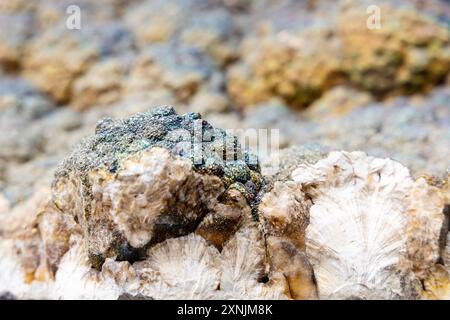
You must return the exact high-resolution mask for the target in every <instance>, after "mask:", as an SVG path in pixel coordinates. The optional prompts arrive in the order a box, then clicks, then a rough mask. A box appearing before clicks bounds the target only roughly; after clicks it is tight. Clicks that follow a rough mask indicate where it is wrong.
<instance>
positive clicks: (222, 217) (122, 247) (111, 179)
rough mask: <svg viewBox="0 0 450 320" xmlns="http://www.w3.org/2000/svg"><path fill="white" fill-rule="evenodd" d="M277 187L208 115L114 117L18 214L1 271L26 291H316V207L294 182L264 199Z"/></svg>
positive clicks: (17, 290)
mask: <svg viewBox="0 0 450 320" xmlns="http://www.w3.org/2000/svg"><path fill="white" fill-rule="evenodd" d="M199 133H200V137H199V136H198V134H199ZM199 138H200V139H201V140H197V139H199ZM265 187H266V184H265V181H264V179H263V177H262V176H261V174H260V172H259V164H258V163H257V162H255V159H254V158H253V157H252V156H251V155H250V154H248V153H247V152H246V151H245V150H243V149H242V148H241V147H240V145H239V143H238V142H237V141H236V138H235V137H233V136H230V135H228V134H226V133H225V131H224V130H221V129H215V128H213V127H212V126H211V125H209V124H208V123H207V122H206V121H204V120H202V119H201V118H200V116H199V115H198V114H195V113H188V114H186V115H184V116H179V115H177V114H176V113H175V111H174V110H173V109H172V108H171V107H159V108H155V109H153V110H152V111H150V112H148V113H143V114H137V115H135V116H133V117H131V118H130V119H126V120H120V121H113V120H111V119H105V120H103V121H101V122H99V123H98V125H97V128H96V133H95V135H93V136H91V137H88V138H86V139H85V140H84V141H83V142H82V143H81V144H80V145H79V146H78V147H77V148H76V149H75V150H74V151H73V153H72V154H71V155H70V156H69V157H67V158H66V160H65V161H64V163H63V164H62V165H61V167H60V168H59V169H58V170H57V172H56V174H55V180H54V182H53V187H52V197H51V199H50V200H48V201H44V200H42V198H44V199H45V198H46V197H45V193H44V194H43V195H42V196H41V198H39V199H36V200H34V203H33V204H32V205H33V206H35V207H36V208H39V210H37V211H28V210H25V209H22V210H19V209H18V210H19V213H16V214H9V215H7V218H8V219H13V221H15V223H14V224H9V226H8V228H4V229H3V230H2V234H3V237H2V238H1V240H0V242H1V243H0V244H1V246H0V247H1V248H2V249H1V252H0V268H1V269H2V270H5V273H2V274H5V275H7V274H9V275H10V276H8V278H1V279H0V289H1V290H5V291H6V290H12V291H11V292H12V293H14V294H16V295H17V296H18V297H19V298H30V297H46V298H118V297H119V296H120V295H122V294H130V295H133V296H144V297H152V298H157V299H164V298H189V299H200V298H203V299H206V298H208V299H210V298H252V297H253V298H296V299H300V298H301V299H311V298H315V297H317V292H316V284H315V281H314V272H313V270H312V268H311V265H310V264H309V262H308V260H307V259H306V256H305V254H304V249H305V244H304V230H305V227H306V225H307V215H308V212H307V210H308V208H309V205H308V203H302V202H301V199H299V198H298V197H296V196H295V189H296V188H295V185H293V184H292V183H291V184H275V186H274V187H273V190H272V191H270V192H269V193H266V195H265V196H264V197H263V198H262V193H263V192H264V189H265ZM279 193H284V194H286V198H283V199H282V200H281V201H279V200H278V201H276V200H277V197H278V194H279ZM260 202H261V205H260V206H259V207H260V208H259V209H260V211H261V212H259V210H258V204H259V203H260ZM284 210H286V211H284ZM27 213H28V216H27ZM22 219H27V220H28V223H27V224H26V225H23V226H21V227H14V226H18V224H20V221H21V220H22ZM1 225H2V226H3V223H2V224H1ZM249 255H251V257H249ZM12 269H14V272H13V271H12ZM188 278H189V279H191V280H190V282H189V281H187V279H188ZM17 282H20V284H19V285H18V284H17Z"/></svg>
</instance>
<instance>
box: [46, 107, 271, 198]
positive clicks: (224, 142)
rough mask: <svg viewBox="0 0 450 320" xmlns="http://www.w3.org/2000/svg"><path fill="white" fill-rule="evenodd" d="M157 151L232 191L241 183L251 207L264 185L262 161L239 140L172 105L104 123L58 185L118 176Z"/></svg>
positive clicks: (60, 172)
mask: <svg viewBox="0 0 450 320" xmlns="http://www.w3.org/2000/svg"><path fill="white" fill-rule="evenodd" d="M152 147H161V148H164V149H167V150H169V151H170V152H171V153H172V154H173V155H175V156H180V157H182V158H187V159H190V160H191V161H192V162H193V166H194V168H195V170H197V171H198V172H201V173H205V174H210V175H215V176H218V177H220V178H221V180H222V181H223V183H224V185H225V186H226V187H230V186H232V185H233V184H235V183H240V184H241V185H242V187H240V188H239V189H242V193H243V194H244V195H245V196H246V198H247V200H249V202H251V200H252V198H253V197H255V196H256V194H257V193H258V191H259V189H260V188H261V186H262V184H263V178H262V176H261V174H260V166H259V162H258V160H257V159H256V157H254V156H253V155H250V154H249V153H248V152H247V151H246V150H243V149H242V148H241V146H240V144H239V142H238V141H237V138H236V137H234V136H232V135H229V134H227V133H226V131H225V130H223V129H217V128H213V127H212V126H211V125H210V124H209V123H208V122H207V121H205V120H203V119H202V118H201V116H200V114H198V113H195V112H189V113H187V114H185V115H178V114H177V113H176V112H175V110H174V109H173V108H172V107H170V106H162V107H155V108H153V109H151V110H150V111H149V112H146V113H140V114H136V115H134V116H132V117H131V118H129V119H125V120H117V121H114V120H112V119H110V118H106V119H103V120H101V121H99V122H98V123H97V127H96V129H95V134H94V135H93V136H90V137H87V138H86V139H84V141H83V142H82V143H81V144H79V145H78V146H77V147H76V148H75V150H74V151H73V152H72V154H71V155H70V156H69V157H68V158H67V159H66V160H65V161H64V162H63V164H62V165H61V166H60V167H59V168H58V170H57V171H56V174H55V181H58V179H59V178H61V177H67V176H68V175H69V173H76V174H77V175H80V176H81V177H86V175H87V173H88V172H89V171H91V170H93V169H99V168H108V170H109V171H110V172H111V173H115V172H116V171H117V170H118V169H119V167H120V163H121V160H123V159H125V158H127V157H128V156H130V155H132V154H135V153H138V152H140V151H142V150H145V149H149V148H152Z"/></svg>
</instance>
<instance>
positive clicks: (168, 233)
mask: <svg viewBox="0 0 450 320" xmlns="http://www.w3.org/2000/svg"><path fill="white" fill-rule="evenodd" d="M153 148H155V149H153ZM156 148H157V149H158V150H164V151H166V150H167V151H168V154H170V155H171V156H172V157H173V158H172V159H171V160H170V161H174V163H175V161H176V159H177V158H178V159H182V160H184V161H186V160H189V161H188V163H191V165H192V167H191V170H192V171H193V172H196V173H197V174H198V175H199V176H201V177H204V179H208V178H207V177H209V179H212V180H209V181H210V182H206V180H197V181H196V182H194V181H193V180H189V181H188V180H183V179H192V177H191V178H188V177H187V176H184V177H183V178H180V179H181V180H180V181H178V180H170V179H171V178H170V177H169V178H168V179H169V180H170V181H171V182H169V180H167V181H166V182H167V183H172V187H168V188H172V189H170V190H171V191H169V194H165V195H163V194H158V195H157V196H156V195H155V194H153V195H149V194H146V193H145V191H143V190H144V189H146V188H165V187H164V186H162V185H161V186H159V187H157V186H158V185H159V184H160V183H161V181H153V180H151V181H150V180H149V181H146V182H140V183H144V184H147V185H146V186H144V185H139V186H138V185H136V186H134V187H131V182H124V184H122V185H120V186H116V187H111V188H112V189H108V190H110V191H105V189H102V188H104V187H103V186H102V185H103V182H105V183H107V181H110V180H111V179H112V180H113V181H115V182H117V183H119V184H120V183H122V182H119V181H125V180H123V179H126V178H123V173H121V172H123V170H124V169H125V163H126V162H127V161H128V160H130V159H134V158H133V156H138V157H141V156H143V153H145V151H155V150H157V149H156ZM161 148H162V149H161ZM150 149H153V150H150ZM159 152H161V151H159ZM163 154H164V153H160V155H163ZM254 159H256V157H255V156H253V155H250V154H249V153H247V151H246V150H244V149H243V148H241V146H240V144H239V142H238V140H237V138H236V137H234V136H232V135H230V134H228V133H227V132H226V131H225V130H222V129H216V128H213V127H212V126H211V125H210V124H209V123H208V122H206V121H205V120H202V119H201V116H200V115H199V114H198V113H192V112H191V113H187V114H185V115H178V114H177V113H176V112H175V110H174V109H173V108H172V107H169V106H164V107H156V108H153V109H152V110H150V111H149V112H146V113H140V114H136V115H134V116H132V117H131V118H129V119H125V120H117V121H114V120H112V119H104V120H102V121H100V122H98V124H97V127H96V129H95V134H94V135H92V136H90V137H87V138H86V139H84V141H83V142H82V143H80V144H79V145H78V146H77V147H76V148H75V150H74V151H73V152H72V154H71V155H70V156H69V157H68V158H66V160H65V161H64V162H63V163H62V165H61V166H60V168H59V169H58V170H57V171H56V173H55V179H54V182H53V188H54V189H55V190H58V189H60V188H61V187H62V186H67V188H69V191H66V192H65V193H66V194H68V197H72V198H73V199H74V200H73V201H74V202H75V203H78V205H74V206H73V209H69V211H71V212H72V215H73V216H74V217H75V219H77V220H78V223H79V224H80V225H82V227H83V230H84V231H83V233H84V234H85V235H86V239H87V246H88V251H89V261H90V264H91V266H92V267H93V268H95V269H97V270H101V268H102V265H103V263H104V261H105V259H106V258H108V257H114V259H115V260H116V261H129V262H134V261H137V260H141V259H142V258H143V257H145V254H146V250H147V249H148V248H151V247H152V246H154V245H156V244H157V243H160V242H162V241H164V240H166V239H168V238H173V237H179V236H183V235H186V234H188V233H191V232H194V231H195V230H196V229H197V228H198V227H199V224H200V223H202V221H203V220H204V219H205V217H206V216H208V214H213V213H212V212H213V211H214V210H215V209H214V208H213V204H212V203H211V204H208V202H209V201H212V202H215V201H217V200H216V199H218V198H220V199H219V200H218V201H219V202H220V203H221V204H222V205H219V207H220V208H222V209H218V210H219V211H220V210H225V209H224V208H225V207H229V208H233V207H234V206H235V204H234V202H233V201H234V200H233V199H231V200H230V201H231V202H230V201H228V200H229V199H228V197H229V196H230V192H233V190H237V191H238V192H239V193H240V194H241V195H242V196H243V198H244V202H246V203H247V204H246V205H247V206H248V207H249V208H251V217H252V218H253V220H258V213H257V208H256V207H257V204H258V202H259V199H260V196H261V193H263V192H264V191H263V190H264V184H265V182H264V179H263V177H262V175H261V173H260V167H259V163H258V162H257V161H254ZM152 161H153V160H152ZM155 161H156V162H158V161H161V166H162V168H163V169H162V170H168V171H165V172H168V173H167V174H168V175H175V176H176V175H177V171H176V170H177V169H167V168H166V166H167V165H168V162H167V161H168V159H167V158H165V159H159V158H155ZM169 166H170V165H169ZM188 166H189V165H188ZM155 168H157V167H155ZM179 168H181V167H179ZM155 170H156V171H155V172H157V170H159V169H155ZM170 170H175V171H170ZM101 172H102V173H101ZM99 174H100V175H99ZM102 174H103V175H102ZM132 174H133V173H132ZM93 175H94V176H95V177H96V178H93ZM175 176H174V177H172V178H173V179H177V178H176V177H175ZM155 177H156V178H155ZM155 177H154V178H151V179H164V178H163V177H162V176H155ZM105 179H106V180H107V181H105ZM131 179H133V178H131ZM214 179H216V180H217V181H219V183H220V185H222V186H219V185H217V186H213V185H211V186H209V185H208V184H209V183H212V182H211V181H214ZM133 181H134V180H133ZM182 181H184V182H182ZM134 182H136V181H134ZM166 182H165V183H166ZM149 184H150V185H149ZM152 184H154V186H152ZM187 184H192V186H191V188H193V189H194V191H192V193H191V191H189V192H188V191H186V190H184V189H185V188H187V186H186V185H187ZM205 184H206V185H205ZM99 188H100V189H102V190H103V191H99ZM117 188H118V189H117ZM121 188H125V189H127V188H135V189H133V190H134V191H130V192H131V193H133V192H134V193H135V197H134V198H133V197H131V198H130V199H131V200H130V199H127V200H124V199H120V200H118V201H119V202H118V203H116V205H112V206H113V207H114V208H113V209H112V210H117V211H114V212H115V213H113V214H112V213H110V212H109V211H108V210H110V209H109V208H110V207H111V204H105V201H107V203H108V201H109V203H111V201H112V200H105V199H111V198H110V197H112V196H111V195H110V194H109V193H108V194H106V193H107V192H112V193H114V192H116V191H114V190H120V189H121ZM63 189H64V187H63ZM197 189H198V190H197ZM212 189H216V190H215V191H211V190H212ZM111 190H112V191H111ZM127 190H128V189H127ZM130 190H131V189H130ZM155 190H156V189H155ZM196 190H197V191H196ZM99 192H100V193H99ZM105 192H106V193H105ZM119 192H122V191H119ZM124 192H125V191H124ZM186 192H187V193H186ZM196 192H197V193H196ZM56 193H58V192H56ZM77 193H79V195H77ZM207 194H209V197H211V198H210V200H206V198H205V197H207ZM214 194H217V195H214ZM128 196H129V195H128V194H127V195H126V196H125V197H128ZM114 197H115V198H114V199H116V197H117V198H120V197H121V195H115V196H114ZM155 197H157V198H161V199H159V200H158V199H156V198H155ZM167 197H170V199H169V198H167ZM189 197H197V198H196V199H194V200H192V199H191V200H189V199H190V198H189ZM217 197H218V198H217ZM227 199H228V200H227ZM114 201H116V200H114ZM153 201H160V205H156V206H154V207H151V209H143V208H144V207H145V208H147V206H151V203H153ZM185 201H186V202H185ZM54 202H55V205H56V206H57V207H58V208H59V210H60V211H61V212H64V208H62V206H64V203H65V202H67V200H62V201H60V200H59V199H55V200H54ZM69 202H71V201H69ZM130 203H133V204H130ZM124 206H130V207H127V208H125V207H124ZM141 206H143V207H141ZM224 206H225V207H224ZM219 207H217V208H219ZM102 208H103V209H102ZM127 210H131V211H135V210H140V211H139V212H141V211H142V212H147V211H146V210H153V211H151V212H153V213H154V214H155V215H156V216H152V213H148V216H147V213H145V214H144V216H145V217H144V218H131V217H128V218H124V219H125V220H120V221H118V220H117V219H120V218H118V215H121V213H122V211H127ZM230 210H232V209H230ZM214 212H215V211H214ZM227 212H228V211H227ZM150 217H152V218H150ZM214 217H215V218H213V219H209V220H207V221H209V222H205V223H204V224H202V227H201V228H200V229H199V230H201V231H199V232H200V233H201V234H202V235H203V236H204V237H205V238H207V239H210V240H211V241H213V240H214V241H215V242H214V244H215V245H216V246H217V247H218V248H221V246H222V245H223V242H225V241H226V240H227V239H228V238H229V237H230V236H232V234H233V233H234V232H235V231H236V230H237V228H238V226H239V224H240V223H241V221H242V219H243V218H242V216H235V217H234V218H233V219H232V223H230V226H229V229H230V230H225V231H224V230H222V229H221V223H220V222H221V221H222V220H223V219H225V220H226V219H228V218H227V217H222V216H221V214H220V213H217V212H216V213H215V215H214ZM139 219H143V220H139ZM148 219H154V220H152V227H148V226H147V229H145V231H140V232H141V233H138V232H137V231H130V230H131V229H128V227H130V228H141V227H142V228H144V227H143V225H147V224H148V221H149V220H148ZM99 226H103V227H99ZM99 228H100V229H99ZM102 228H103V229H102ZM102 230H103V231H105V230H107V231H106V233H105V235H106V236H105V235H104V236H102V235H101V233H102V232H103V231H102ZM127 232H128V233H127ZM145 233H146V234H147V235H145ZM216 233H218V234H220V237H217V236H216V237H212V236H211V235H213V234H216ZM132 234H140V235H141V236H143V237H144V238H145V239H146V240H139V239H137V238H135V239H134V240H130V237H131V238H132V237H133V235H132ZM143 234H144V235H143ZM133 241H135V242H134V244H133Z"/></svg>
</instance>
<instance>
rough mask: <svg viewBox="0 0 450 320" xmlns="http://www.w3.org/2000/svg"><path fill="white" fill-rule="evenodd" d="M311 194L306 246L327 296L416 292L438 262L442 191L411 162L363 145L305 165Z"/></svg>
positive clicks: (302, 170)
mask: <svg viewBox="0 0 450 320" xmlns="http://www.w3.org/2000/svg"><path fill="white" fill-rule="evenodd" d="M292 176H293V179H294V181H296V182H297V183H299V184H300V185H301V188H302V191H303V192H305V194H306V195H308V197H310V198H311V201H312V202H313V205H312V206H311V209H310V224H309V225H308V227H307V230H306V246H307V249H306V253H307V256H308V258H309V259H310V261H311V263H312V265H313V268H314V271H315V273H316V276H317V282H318V287H319V292H320V297H321V298H325V299H330V298H331V299H352V298H358V299H413V298H417V296H418V295H420V294H421V292H422V290H421V286H420V282H421V281H423V280H424V279H426V273H427V272H430V270H431V269H432V268H433V267H434V265H435V264H437V263H438V262H439V258H440V254H441V252H440V248H439V242H440V236H441V230H442V229H443V227H444V220H445V217H444V213H443V210H444V206H445V202H444V198H443V194H442V191H441V190H440V189H438V188H436V187H433V186H430V185H428V184H427V182H426V181H425V180H424V179H418V180H416V181H414V180H413V179H412V178H411V177H410V175H409V171H408V169H407V168H405V167H403V166H402V165H401V164H399V163H397V162H394V161H392V160H389V159H376V158H372V157H368V156H367V155H366V154H364V153H362V152H351V153H347V152H332V153H330V154H329V155H328V157H326V158H325V159H323V160H319V161H318V162H317V163H315V164H312V165H311V164H304V165H301V166H300V167H299V168H298V169H296V170H295V171H294V172H293V173H292Z"/></svg>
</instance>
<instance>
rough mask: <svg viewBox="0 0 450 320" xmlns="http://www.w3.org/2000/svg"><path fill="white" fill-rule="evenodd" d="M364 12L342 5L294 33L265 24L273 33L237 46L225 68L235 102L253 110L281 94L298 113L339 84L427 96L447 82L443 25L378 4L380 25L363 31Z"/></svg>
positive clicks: (375, 92) (374, 91) (448, 35)
mask: <svg viewBox="0 0 450 320" xmlns="http://www.w3.org/2000/svg"><path fill="white" fill-rule="evenodd" d="M291 5H293V4H291ZM288 6H289V5H288ZM365 8H366V7H364V6H362V5H361V6H358V5H353V6H345V5H342V6H341V8H339V9H337V10H336V12H338V13H337V15H336V16H335V17H333V16H332V17H329V20H330V21H331V22H329V25H326V26H322V28H317V27H316V28H312V27H310V28H305V29H303V30H300V31H298V30H295V28H292V29H287V30H286V29H281V28H279V27H278V28H277V26H276V22H274V21H273V20H271V19H270V18H269V19H267V23H268V24H269V25H270V26H271V27H272V28H267V29H269V31H268V32H266V33H262V35H261V34H260V35H258V34H257V35H256V36H255V35H252V36H249V37H248V39H246V40H245V41H244V43H243V45H242V49H241V50H242V51H243V52H246V55H245V56H244V59H243V61H242V62H241V63H239V64H238V65H236V66H234V67H233V68H231V69H230V71H229V74H228V76H229V77H228V90H229V92H230V95H231V96H232V98H233V99H234V101H235V102H236V103H237V104H238V105H240V106H252V105H255V104H257V103H259V102H263V101H267V100H269V99H270V98H272V97H280V98H282V99H283V100H284V101H285V102H286V103H287V104H289V105H291V106H293V107H296V108H304V107H306V106H308V105H309V104H310V103H311V102H313V101H314V100H316V99H317V98H319V97H320V96H321V94H322V93H323V92H326V91H327V90H329V89H330V88H331V87H333V86H334V85H336V84H339V83H350V84H352V85H354V86H356V87H359V88H361V89H363V90H365V91H367V92H369V93H371V94H373V95H374V96H375V97H383V96H386V95H388V94H390V95H391V94H411V93H414V92H420V91H424V90H425V91H426V90H428V89H429V88H430V87H432V86H435V85H436V84H439V83H441V82H443V81H444V80H445V77H446V75H447V74H448V71H449V69H450V60H449V58H448V57H449V55H448V50H449V43H450V42H449V41H450V33H449V31H448V28H447V26H446V25H445V24H440V23H439V21H437V19H432V18H429V17H427V16H424V15H421V14H418V13H417V12H415V11H412V10H407V9H402V8H391V7H390V6H382V7H381V24H382V28H381V29H369V28H367V26H366V21H367V19H368V15H367V13H366V10H365ZM291 10H295V9H293V8H291ZM275 12H276V11H275ZM272 14H273V15H275V13H272ZM273 19H275V20H276V17H274V18H273ZM293 21H294V20H293ZM288 23H289V22H288ZM291 23H292V22H291ZM280 29H281V30H280ZM248 52H250V53H248Z"/></svg>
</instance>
